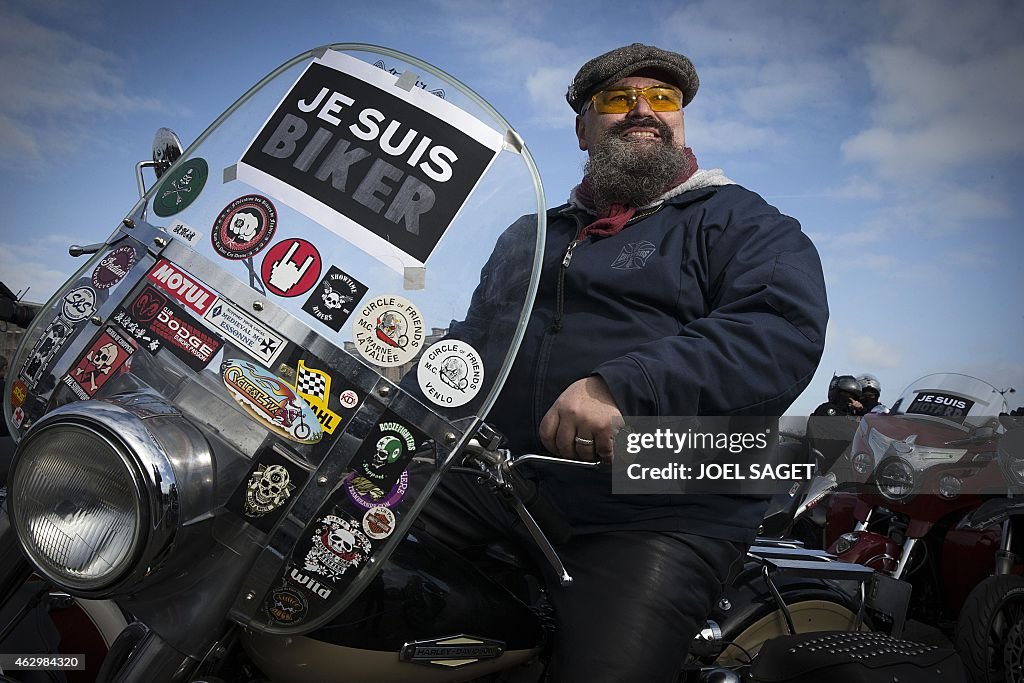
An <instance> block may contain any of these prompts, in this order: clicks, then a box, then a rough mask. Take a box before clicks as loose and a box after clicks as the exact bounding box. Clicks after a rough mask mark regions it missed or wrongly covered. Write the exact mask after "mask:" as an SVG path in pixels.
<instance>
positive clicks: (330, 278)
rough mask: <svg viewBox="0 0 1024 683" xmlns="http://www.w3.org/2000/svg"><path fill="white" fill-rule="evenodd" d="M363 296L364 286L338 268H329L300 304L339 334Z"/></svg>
mask: <svg viewBox="0 0 1024 683" xmlns="http://www.w3.org/2000/svg"><path fill="white" fill-rule="evenodd" d="M365 294H366V285H364V284H363V283H361V282H359V281H358V280H356V279H355V278H354V277H352V276H351V275H349V274H348V273H346V272H344V271H342V270H341V269H340V268H337V267H335V266H331V269H330V270H328V271H327V275H325V276H324V279H323V280H321V281H320V283H319V284H318V285H317V286H316V288H315V289H314V290H313V294H312V296H310V297H309V298H308V299H306V303H304V304H302V310H304V311H305V312H306V313H309V314H310V315H311V316H313V317H314V318H316V319H317V320H319V321H320V322H322V323H323V324H324V325H327V327H329V328H331V329H332V330H334V331H335V332H339V331H341V326H342V325H344V324H345V321H346V320H348V318H349V316H350V315H352V311H353V310H355V308H356V305H357V304H358V303H359V302H360V300H362V298H363V295H365Z"/></svg>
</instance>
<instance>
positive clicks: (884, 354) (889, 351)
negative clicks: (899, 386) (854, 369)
mask: <svg viewBox="0 0 1024 683" xmlns="http://www.w3.org/2000/svg"><path fill="white" fill-rule="evenodd" d="M847 353H848V355H849V357H850V359H851V360H852V361H854V362H855V363H858V364H860V365H863V366H867V367H872V368H884V369H889V368H898V367H900V365H901V364H902V363H903V352H902V350H900V349H899V348H897V347H895V346H893V345H892V344H887V343H885V342H882V341H879V340H877V339H875V338H874V337H871V336H869V335H854V336H852V337H850V340H849V343H848V346H847Z"/></svg>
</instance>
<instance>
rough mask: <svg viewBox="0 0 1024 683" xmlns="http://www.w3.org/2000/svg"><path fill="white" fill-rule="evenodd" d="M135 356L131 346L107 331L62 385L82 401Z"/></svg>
mask: <svg viewBox="0 0 1024 683" xmlns="http://www.w3.org/2000/svg"><path fill="white" fill-rule="evenodd" d="M133 353H135V344H134V343H133V342H132V341H131V339H129V338H127V337H125V336H123V335H122V334H120V333H119V332H118V331H117V330H115V329H114V328H112V327H107V328H106V329H105V330H104V331H103V332H101V333H100V335H99V336H98V337H97V338H96V340H95V341H94V342H93V343H92V346H90V347H89V350H88V351H86V352H85V355H83V356H82V357H81V358H79V359H78V363H76V364H75V367H74V368H73V369H72V370H71V372H69V373H68V374H67V375H65V376H64V384H66V385H67V386H68V387H70V388H71V391H72V392H73V393H74V394H75V396H77V397H78V398H79V399H81V400H83V401H85V400H88V399H90V398H92V397H93V396H95V395H96V392H97V391H99V390H100V388H101V387H102V386H103V385H104V384H106V383H107V381H108V380H109V379H110V378H111V377H113V376H114V375H115V374H116V373H117V371H118V370H120V369H121V366H123V365H124V364H125V362H126V361H127V360H128V359H129V358H130V357H131V355H132V354H133Z"/></svg>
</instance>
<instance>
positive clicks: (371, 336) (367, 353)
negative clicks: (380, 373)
mask: <svg viewBox="0 0 1024 683" xmlns="http://www.w3.org/2000/svg"><path fill="white" fill-rule="evenodd" d="M423 339H424V336H423V316H422V315H421V314H420V310H419V309H418V308H416V305H415V304H413V303H412V302H411V301H409V300H408V299H406V298H404V297H401V296H398V295H397V294H385V295H382V296H378V297H375V298H374V299H372V300H371V301H369V302H367V303H366V304H365V305H364V306H362V307H360V308H359V315H358V316H357V317H356V318H355V320H353V321H352V340H353V341H354V342H355V345H356V349H358V350H359V353H360V354H361V355H362V356H363V358H365V359H366V360H368V361H370V362H371V363H372V364H374V365H379V366H382V367H385V368H393V367H396V366H399V365H403V364H405V363H408V362H409V361H411V360H412V359H413V358H415V357H416V354H417V353H419V350H420V349H421V348H423Z"/></svg>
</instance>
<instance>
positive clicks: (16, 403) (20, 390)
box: [11, 379, 28, 408]
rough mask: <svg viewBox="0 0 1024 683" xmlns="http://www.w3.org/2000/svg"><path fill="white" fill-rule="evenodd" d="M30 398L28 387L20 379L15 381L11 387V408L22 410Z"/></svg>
mask: <svg viewBox="0 0 1024 683" xmlns="http://www.w3.org/2000/svg"><path fill="white" fill-rule="evenodd" d="M26 398H28V387H26V386H25V383H24V382H23V381H21V380H20V379H17V380H14V384H12V385H11V407H12V408H20V407H21V405H22V404H23V403H24V402H25V399H26Z"/></svg>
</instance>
